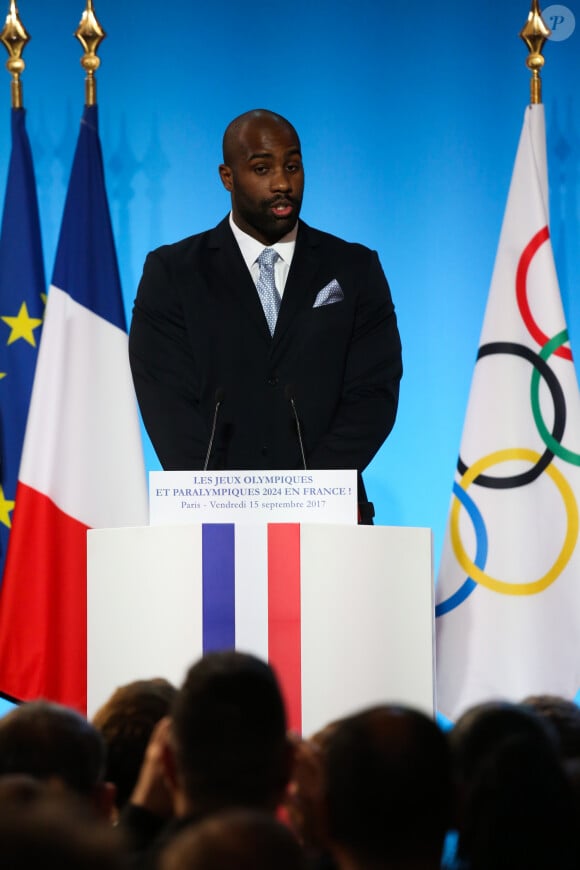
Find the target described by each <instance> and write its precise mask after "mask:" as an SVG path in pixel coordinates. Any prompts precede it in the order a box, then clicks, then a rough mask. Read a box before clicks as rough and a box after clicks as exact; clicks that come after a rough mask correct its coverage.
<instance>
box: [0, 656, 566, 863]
mask: <svg viewBox="0 0 580 870" xmlns="http://www.w3.org/2000/svg"><path fill="white" fill-rule="evenodd" d="M579 783H580V710H579V708H578V707H577V706H576V705H575V704H574V703H572V702H570V701H566V700H564V699H562V698H557V697H552V696H547V695H546V696H534V697H529V698H525V699H522V701H521V703H519V704H515V703H507V702H503V701H490V702H489V703H486V704H482V705H479V706H477V707H474V708H472V709H470V710H468V711H467V712H465V713H464V714H463V715H462V716H461V718H460V719H459V720H458V721H457V723H456V724H455V725H454V726H453V727H452V728H451V729H449V730H443V729H442V728H440V727H439V726H438V724H437V723H436V722H435V721H434V720H433V719H432V718H430V717H429V716H427V715H426V714H425V713H423V712H419V711H418V710H413V709H410V708H408V707H404V706H401V705H397V704H392V703H385V704H383V705H378V706H374V707H372V708H368V709H364V710H360V711H355V712H353V713H352V714H351V715H348V716H345V717H344V718H342V719H340V720H337V721H334V722H330V723H328V724H327V725H326V726H325V727H324V728H323V729H322V730H321V731H319V732H318V733H316V734H314V735H311V736H308V737H303V738H301V737H297V736H296V735H291V734H289V733H288V730H287V725H286V714H285V708H284V702H283V698H282V694H281V690H280V686H279V684H278V680H277V678H276V675H275V673H274V671H273V670H272V668H271V667H270V666H269V665H268V664H267V663H266V662H263V661H261V660H259V659H257V658H255V657H254V656H252V655H248V654H244V653H240V652H235V651H226V652H216V653H210V654H208V655H206V656H204V657H203V658H202V659H200V660H199V661H198V662H196V663H195V664H193V665H192V667H191V668H190V670H189V672H188V673H187V676H186V678H185V680H184V682H183V685H182V686H181V687H180V688H176V687H174V686H173V685H171V684H170V683H169V682H167V681H166V680H163V679H151V680H140V681H137V682H134V683H130V684H129V685H127V686H121V687H119V689H117V690H116V691H115V692H114V694H113V695H112V696H111V698H110V699H109V700H108V701H107V702H106V703H105V704H104V706H103V707H102V708H101V709H100V710H98V711H97V713H96V714H95V715H94V717H93V719H92V721H91V722H89V721H88V720H87V719H86V718H85V717H83V716H82V715H80V714H79V713H77V712H75V711H74V710H71V709H68V708H65V707H62V706H60V705H58V704H53V703H49V702H46V701H42V700H39V701H34V702H29V703H26V704H22V705H21V706H19V707H17V708H15V709H14V710H12V711H11V712H10V713H8V714H7V715H6V716H4V718H3V719H0V866H1V867H2V868H6V870H28V868H35V870H36V868H38V867H40V866H44V867H49V868H51V867H55V868H57V867H58V868H70V870H76V868H79V870H80V868H87V870H93V868H94V870H98V868H103V870H121V868H127V870H133V868H144V870H149V868H150V870H378V868H385V870H504V868H505V870H508V868H509V870H520V868H521V870H524V868H525V870H540V868H542V870H568V868H570V870H572V868H580V800H579V797H578V795H579V794H580V788H579Z"/></svg>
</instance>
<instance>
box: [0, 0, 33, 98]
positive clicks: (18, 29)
mask: <svg viewBox="0 0 580 870" xmlns="http://www.w3.org/2000/svg"><path fill="white" fill-rule="evenodd" d="M29 41H30V35H29V34H28V33H27V32H26V29H25V27H24V25H23V24H22V21H21V20H20V16H19V14H18V8H17V6H16V0H10V11H9V13H8V15H7V16H6V23H5V24H4V27H3V29H2V33H0V42H3V43H4V45H5V46H6V50H7V52H8V54H9V57H8V60H7V61H6V69H7V70H8V72H9V73H10V74H11V76H12V82H11V85H10V90H11V93H12V108H13V109H21V108H22V82H21V81H20V76H21V74H22V72H23V71H24V67H25V66H26V64H25V63H24V61H23V60H22V52H23V51H24V46H25V45H26V43H27V42H29Z"/></svg>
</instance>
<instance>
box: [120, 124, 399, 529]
mask: <svg viewBox="0 0 580 870" xmlns="http://www.w3.org/2000/svg"><path fill="white" fill-rule="evenodd" d="M219 174H220V178H221V180H222V183H223V185H224V187H225V188H226V190H227V191H229V193H230V195H231V212H230V214H229V216H228V217H226V218H225V219H224V220H223V221H222V222H221V223H220V224H218V226H217V227H215V228H214V229H212V230H209V231H207V232H204V233H200V234H199V235H195V236H190V237H189V238H187V239H184V240H183V241H180V242H177V243H176V244H174V245H166V246H164V247H161V248H158V249H157V250H156V251H153V252H152V253H150V254H149V256H148V257H147V260H146V262H145V267H144V270H143V277H142V279H141V283H140V285H139V289H138V293H137V298H136V300H135V307H134V311H133V320H132V324H131V331H130V339H129V352H130V359H131V368H132V372H133V379H134V383H135V389H136V392H137V397H138V400H139V405H140V408H141V412H142V415H143V420H144V423H145V426H146V428H147V431H148V433H149V436H150V438H151V441H152V443H153V446H154V448H155V450H156V452H157V455H158V457H159V460H160V462H161V464H162V466H163V468H164V469H167V470H170V469H175V470H178V469H182V470H194V469H203V468H205V467H207V468H209V469H299V468H305V467H308V468H312V469H330V468H354V469H356V470H357V472H358V498H359V517H360V521H361V522H363V523H371V522H372V516H373V513H374V510H373V507H372V504H370V503H369V502H368V499H367V496H366V493H365V489H364V485H363V481H362V471H363V470H364V468H366V466H367V465H368V463H369V462H370V461H371V459H372V458H373V456H374V455H375V453H376V452H377V450H378V449H379V447H380V446H381V445H382V443H383V442H384V440H385V439H386V437H387V435H388V434H389V432H390V431H391V428H392V426H393V424H394V422H395V416H396V412H397V403H398V395H399V381H400V379H401V374H402V362H401V343H400V338H399V332H398V329H397V321H396V317H395V312H394V307H393V302H392V299H391V294H390V290H389V286H388V284H387V281H386V278H385V276H384V273H383V270H382V268H381V265H380V263H379V259H378V257H377V254H376V253H375V252H374V251H370V250H369V249H368V248H365V247H363V246H362V245H358V244H350V243H347V242H344V241H342V240H341V239H338V238H336V237H335V236H331V235H329V234H327V233H322V232H320V231H319V230H315V229H312V228H311V227H309V226H307V225H306V224H305V223H304V222H303V221H301V220H299V214H300V208H301V205H302V194H303V190H304V168H303V164H302V154H301V148H300V140H299V138H298V134H297V133H296V130H295V129H294V127H293V126H292V124H290V122H289V121H287V120H286V119H285V118H282V117H281V116H280V115H277V114H275V113H273V112H270V111H266V110H264V109H256V110H253V111H251V112H246V113H244V114H243V115H240V116H239V117H238V118H235V119H234V120H233V121H232V122H231V123H230V124H229V126H228V128H227V129H226V132H225V134H224V139H223V163H222V164H221V165H220V167H219ZM265 250H266V254H265V257H266V259H268V258H270V259H269V263H267V264H266V266H264V265H263V263H262V260H263V259H264V258H263V257H262V254H263V252H264V251H265ZM268 269H269V270H270V271H269V272H268ZM218 405H219V409H218ZM214 420H215V433H214V437H213V438H212V429H213V428H214ZM210 443H211V451H209V446H210Z"/></svg>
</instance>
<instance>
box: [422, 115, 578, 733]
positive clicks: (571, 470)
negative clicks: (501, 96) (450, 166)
mask: <svg viewBox="0 0 580 870" xmlns="http://www.w3.org/2000/svg"><path fill="white" fill-rule="evenodd" d="M547 175H548V173H547V162H546V134H545V121H544V107H543V106H542V105H533V106H528V107H527V109H526V112H525V116H524V124H523V129H522V133H521V138H520V143H519V147H518V152H517V156H516V162H515V167H514V171H513V176H512V181H511V186H510V190H509V195H508V201H507V206H506V211H505V216H504V221H503V226H502V230H501V236H500V240H499V246H498V251H497V257H496V262H495V267H494V272H493V276H492V281H491V287H490V291H489V298H488V303H487V308H486V312H485V317H484V323H483V329H482V333H481V339H480V344H479V352H478V354H477V362H476V365H475V371H474V375H473V380H472V384H471V391H470V396H469V402H468V407H467V412H466V418H465V424H464V429H463V435H462V439H461V448H460V455H459V459H458V463H457V473H456V477H455V481H454V484H453V495H452V500H451V508H450V514H449V522H448V529H447V535H446V540H445V543H444V548H443V554H442V559H441V566H440V571H439V577H438V582H437V607H436V616H437V697H438V708H439V711H440V712H441V713H443V715H445V716H446V717H448V718H449V719H451V720H455V719H456V718H457V716H458V715H460V714H461V713H462V712H463V711H464V710H465V709H467V708H468V707H470V706H472V705H473V704H475V703H479V702H482V701H485V700H489V699H497V698H504V699H508V700H514V701H519V700H522V699H523V698H524V697H525V696H526V695H529V694H539V693H551V694H558V695H562V696H564V697H567V698H573V697H574V696H575V695H576V693H577V691H578V689H580V652H579V649H578V638H580V547H579V546H578V501H579V497H580V395H579V393H578V383H577V379H576V373H575V369H574V364H573V360H572V354H571V351H570V347H569V344H568V333H567V330H566V323H565V319H564V312H563V308H562V302H561V297H560V291H559V287H558V279H557V276H556V269H555V264H554V259H553V254H552V245H551V241H550V231H549V226H548V224H549V220H548V179H547Z"/></svg>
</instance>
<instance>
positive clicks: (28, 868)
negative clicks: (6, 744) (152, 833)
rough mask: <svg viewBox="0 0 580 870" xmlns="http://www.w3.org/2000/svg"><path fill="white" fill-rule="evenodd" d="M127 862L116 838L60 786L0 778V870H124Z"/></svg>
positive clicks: (22, 778)
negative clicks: (45, 869) (60, 869)
mask: <svg viewBox="0 0 580 870" xmlns="http://www.w3.org/2000/svg"><path fill="white" fill-rule="evenodd" d="M127 857H128V855H127V851H126V846H125V843H124V842H123V839H122V837H121V835H120V833H119V832H118V831H117V830H115V829H114V828H113V827H112V826H111V825H109V824H108V823H106V821H105V820H104V819H99V818H98V817H96V816H95V815H94V813H93V812H92V811H89V808H88V806H87V803H86V801H83V800H82V799H81V798H80V797H79V795H78V794H77V793H75V792H74V791H67V790H64V789H63V788H62V783H61V784H60V785H59V784H58V783H56V782H45V781H41V780H35V779H33V778H32V777H25V776H22V775H16V774H14V775H6V776H3V777H0V866H1V867H2V870H39V868H41V867H46V868H55V870H56V868H63V870H126V868H127Z"/></svg>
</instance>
